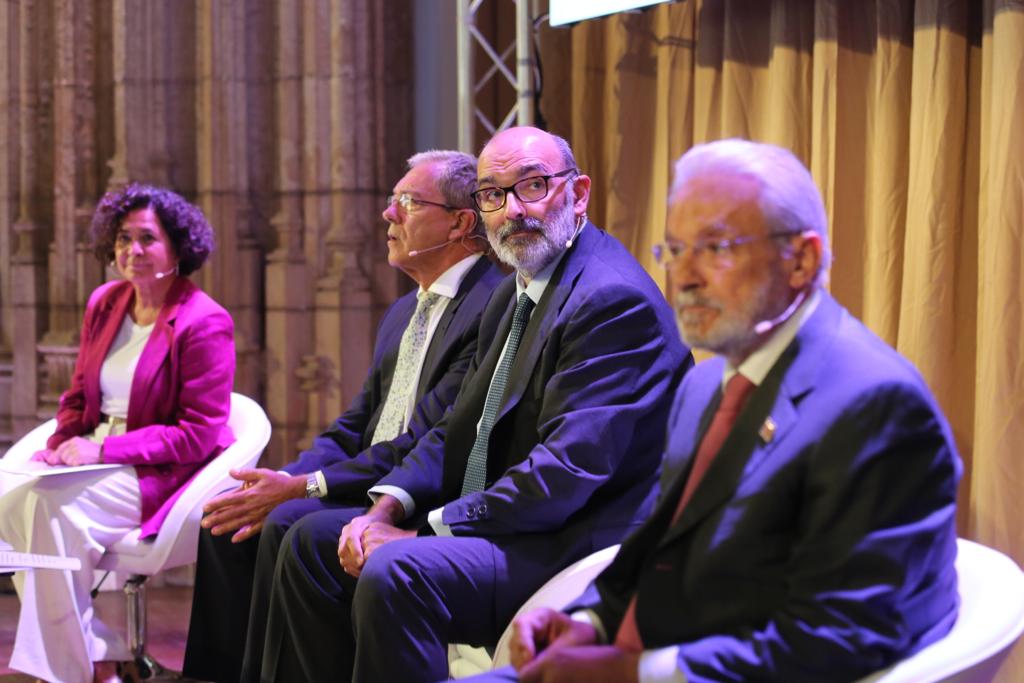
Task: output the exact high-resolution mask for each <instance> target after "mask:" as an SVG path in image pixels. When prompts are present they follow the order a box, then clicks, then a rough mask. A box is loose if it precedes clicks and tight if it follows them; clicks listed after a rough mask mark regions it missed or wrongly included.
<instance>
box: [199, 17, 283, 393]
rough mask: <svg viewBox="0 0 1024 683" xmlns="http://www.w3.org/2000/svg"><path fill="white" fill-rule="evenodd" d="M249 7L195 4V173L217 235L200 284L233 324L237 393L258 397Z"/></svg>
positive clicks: (258, 257) (258, 261)
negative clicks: (249, 81)
mask: <svg viewBox="0 0 1024 683" xmlns="http://www.w3.org/2000/svg"><path fill="white" fill-rule="evenodd" d="M249 9H250V8H249V7H247V5H246V3H241V2H217V1H214V0H201V1H200V2H198V3H197V5H196V48H197V49H196V60H197V61H196V81H197V83H196V128H197V136H196V161H197V166H198V167H197V169H196V170H197V179H198V187H197V190H198V192H197V202H198V204H199V206H200V207H202V209H203V211H204V213H206V216H207V218H208V219H209V221H210V223H211V224H212V225H213V226H214V228H215V230H216V232H217V237H218V245H217V250H216V251H215V252H214V254H213V257H212V259H211V261H212V262H211V263H210V264H209V265H208V267H206V268H204V269H203V270H202V271H201V275H202V284H203V286H204V288H205V289H206V290H207V291H208V292H209V293H210V294H211V295H212V296H214V298H216V299H217V300H218V301H220V303H221V304H222V305H224V306H225V307H226V308H227V309H228V310H229V311H230V312H231V315H232V317H233V318H234V322H235V342H236V351H237V361H238V370H237V372H236V375H235V388H236V389H238V390H239V391H241V392H242V393H245V394H247V395H249V396H256V397H259V396H260V395H261V393H262V391H261V389H262V377H261V375H262V373H261V372H260V370H261V364H260V363H259V348H260V342H261V341H262V334H261V333H262V328H263V319H262V310H261V307H260V298H261V297H260V289H261V287H262V283H261V280H262V272H261V271H262V254H261V252H260V246H259V240H258V239H257V229H258V228H257V225H256V220H255V219H256V218H257V217H258V216H257V214H256V213H255V212H253V211H252V209H251V200H250V198H249V196H250V186H249V168H250V163H249V154H248V148H249V127H248V119H249V112H248V108H247V105H248V98H247V86H248V76H247V71H246V68H247V61H246V40H247V35H248V29H249V22H250V21H251V22H253V23H258V22H260V21H261V20H263V14H265V12H264V13H262V14H261V13H260V12H259V8H254V11H253V12H250V11H249ZM259 28H260V27H258V26H253V30H259ZM255 59H259V56H258V55H257V56H256V57H255ZM260 66H261V65H260V64H259V63H258V62H257V63H256V64H254V67H257V68H254V72H255V74H259V73H261V72H262V73H265V72H266V69H265V67H264V68H262V69H260V68H258V67H260ZM255 74H254V75H255Z"/></svg>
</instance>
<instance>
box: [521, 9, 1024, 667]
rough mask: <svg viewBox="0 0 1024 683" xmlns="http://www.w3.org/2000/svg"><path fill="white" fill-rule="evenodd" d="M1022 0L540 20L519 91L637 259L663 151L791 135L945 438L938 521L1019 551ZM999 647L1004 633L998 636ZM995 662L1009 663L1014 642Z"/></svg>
mask: <svg viewBox="0 0 1024 683" xmlns="http://www.w3.org/2000/svg"><path fill="white" fill-rule="evenodd" d="M1021 36H1024V0H984V2H976V1H975V0H864V1H863V2H843V0H814V1H813V2H812V1H805V0H771V1H764V2H758V1H754V0H692V1H687V2H679V3H673V4H671V5H662V6H658V7H656V8H654V9H652V10H649V11H647V12H644V13H642V14H624V15H615V16H612V17H607V18H604V19H600V20H595V21H590V22H584V23H581V24H578V25H577V26H575V27H574V28H572V29H571V30H557V31H545V32H544V33H543V35H542V40H541V54H542V57H543V62H544V65H545V79H546V81H547V83H549V84H550V83H552V82H554V83H557V84H558V87H557V88H550V87H548V88H546V89H545V93H544V95H543V97H542V99H541V108H542V112H543V114H544V118H545V120H546V121H547V122H548V125H549V126H550V128H551V129H552V130H553V131H554V132H557V133H559V134H562V135H565V136H566V137H567V138H568V139H569V141H570V142H571V143H572V144H573V147H574V149H575V150H576V151H577V156H578V161H579V163H580V167H581V170H582V171H583V172H584V173H587V174H589V175H590V176H591V177H592V178H593V180H594V185H593V190H592V196H591V203H590V206H591V208H590V215H591V218H592V219H593V220H594V221H595V222H596V223H598V224H599V225H602V226H604V227H606V228H607V229H608V230H609V231H610V232H612V233H613V234H614V235H616V236H617V237H618V238H619V239H621V240H622V241H623V242H624V243H625V244H627V245H628V246H629V247H630V248H631V249H632V250H633V252H634V254H636V256H637V258H638V259H640V261H641V263H643V264H644V265H645V267H647V268H648V270H649V272H651V274H652V275H654V276H655V277H656V278H662V281H663V274H662V273H661V272H659V270H658V269H657V268H656V267H655V265H654V263H653V261H652V259H651V258H650V255H649V251H650V245H651V244H652V243H654V242H656V241H659V240H660V239H661V237H662V233H663V230H664V222H665V201H666V195H667V192H668V187H669V184H670V181H671V164H672V162H673V161H674V160H675V159H676V158H678V157H679V156H680V155H681V154H682V153H683V152H685V151H686V150H687V149H688V148H689V147H690V146H692V145H694V144H697V143H700V142H705V141H709V140H714V139H718V138H722V137H730V136H741V137H748V138H752V139H756V140H762V141H766V142H772V143H776V144H780V145H783V146H786V147H789V148H790V149H792V150H793V151H794V152H795V153H796V154H797V155H798V156H799V157H800V158H802V159H803V160H804V161H805V162H806V163H807V164H808V166H809V168H810V169H811V172H812V174H813V175H814V177H815V179H816V181H817V182H818V185H819V187H820V188H821V191H822V195H823V197H824V199H825V205H826V210H827V212H828V215H829V222H830V231H831V236H832V247H833V251H834V255H835V262H834V264H833V268H832V277H831V283H830V288H831V290H832V292H833V294H835V296H836V297H837V298H838V299H839V301H840V302H842V303H843V304H844V305H845V306H846V307H847V308H849V309H850V310H851V311H852V312H853V313H854V314H855V315H857V316H859V317H860V318H861V319H862V320H864V322H865V323H866V324H867V325H868V326H869V327H871V328H872V329H873V330H874V331H875V332H876V333H877V334H879V336H881V337H882V338H883V339H885V340H886V341H887V342H889V343H890V344H892V345H893V346H895V347H896V348H897V349H898V350H899V351H900V352H901V353H903V354H904V355H905V356H907V357H908V358H909V359H910V360H911V361H912V362H913V363H914V364H915V365H916V366H917V367H918V368H919V369H920V371H921V373H922V375H923V376H924V377H925V379H926V381H927V382H928V383H929V385H930V386H931V388H932V390H933V391H934V392H935V395H936V397H937V398H938V400H939V402H940V403H941V404H942V406H943V409H944V410H945V412H946V415H947V416H948V418H949V420H950V423H951V425H952V427H953V431H954V433H955V435H956V439H957V443H958V446H959V448H960V451H961V454H962V456H963V459H964V466H965V472H964V481H963V484H962V486H961V492H960V500H959V502H960V509H959V517H958V525H959V531H960V535H962V536H965V537H967V538H971V539H974V540H977V541H979V542H981V543H984V544H986V545H990V546H992V547H995V548H997V549H999V550H1000V551H1002V552H1004V553H1007V554H1008V555H1010V556H1011V557H1013V558H1014V559H1015V560H1016V561H1017V562H1018V564H1024V496H1022V495H1021V494H1020V491H1021V490H1022V488H1024V456H1022V455H1021V454H1020V453H1019V451H1020V450H1021V448H1022V446H1024V351H1022V349H1024V342H1022V338H1024V275H1022V272H1024V263H1022V261H1024V235H1022V232H1024V41H1022V40H1021ZM1018 649H1020V648H1018ZM1001 680H1007V681H1010V680H1024V654H1020V653H1015V656H1014V657H1013V658H1012V659H1011V662H1010V663H1009V664H1008V665H1007V667H1005V669H1004V670H1003V672H1002V673H1001Z"/></svg>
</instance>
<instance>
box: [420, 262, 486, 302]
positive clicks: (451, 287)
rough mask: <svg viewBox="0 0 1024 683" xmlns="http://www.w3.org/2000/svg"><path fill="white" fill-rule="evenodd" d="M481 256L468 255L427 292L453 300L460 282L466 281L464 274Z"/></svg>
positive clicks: (437, 280)
mask: <svg viewBox="0 0 1024 683" xmlns="http://www.w3.org/2000/svg"><path fill="white" fill-rule="evenodd" d="M481 256H482V254H470V255H469V256H467V257H466V258H464V259H462V260H461V261H459V262H458V263H456V264H454V265H452V266H451V267H449V268H448V270H446V271H444V272H443V273H441V275H440V277H438V278H437V279H436V280H434V281H433V282H432V283H431V285H430V287H428V288H427V291H429V292H433V293H434V294H440V295H441V296H443V297H445V298H448V299H454V298H455V295H456V294H458V292H459V287H460V286H462V281H463V280H465V279H466V273H468V272H469V270H470V268H472V267H473V266H474V265H476V262H477V260H478V259H479V258H480V257H481ZM420 291H421V292H422V291H423V288H422V287H420Z"/></svg>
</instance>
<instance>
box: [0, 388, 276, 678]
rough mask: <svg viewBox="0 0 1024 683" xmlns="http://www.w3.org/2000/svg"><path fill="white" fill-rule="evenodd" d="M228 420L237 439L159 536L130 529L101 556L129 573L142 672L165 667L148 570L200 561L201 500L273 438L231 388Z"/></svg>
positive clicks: (34, 440) (20, 445) (197, 480)
mask: <svg viewBox="0 0 1024 683" xmlns="http://www.w3.org/2000/svg"><path fill="white" fill-rule="evenodd" d="M228 426H230V427H231V431H232V432H234V435H235V442H234V443H233V444H231V446H229V447H228V448H226V449H225V450H224V451H223V452H222V453H221V454H220V455H219V456H217V457H216V458H214V459H213V460H212V461H210V462H209V463H207V465H206V466H205V467H204V468H203V469H202V470H200V471H199V473H198V474H197V475H196V476H195V477H194V478H193V479H192V481H191V482H189V484H188V486H187V487H186V488H185V490H184V491H183V492H182V494H181V495H180V496H179V497H178V499H177V500H176V501H175V502H174V505H172V506H171V510H170V512H169V513H168V514H167V517H166V519H165V520H164V522H163V524H162V525H161V527H160V531H159V532H157V535H156V537H154V538H151V539H149V540H146V541H140V540H139V534H140V533H141V529H136V530H135V531H133V532H131V533H129V534H128V535H126V536H125V537H124V538H122V539H121V540H119V541H118V542H117V543H115V544H114V545H113V546H111V547H110V548H108V549H107V552H106V553H105V554H104V555H103V557H102V558H101V559H100V562H99V565H98V568H99V569H105V570H108V571H113V572H121V573H125V574H129V578H128V580H127V581H126V582H125V586H124V591H125V597H126V599H127V617H128V618H127V621H128V640H129V647H130V648H131V651H132V654H133V655H134V656H135V660H136V663H137V664H138V666H139V673H140V675H141V676H142V677H143V678H151V677H153V676H156V675H159V674H160V673H162V671H163V667H161V666H160V664H159V663H158V662H157V661H156V660H155V659H153V658H152V657H150V656H149V655H148V654H146V651H145V648H146V602H145V597H146V594H145V585H144V582H145V581H146V579H147V578H149V577H150V576H153V575H154V574H157V573H159V572H161V571H164V570H166V569H173V568H174V567H180V566H183V565H187V564H192V563H193V562H195V561H196V551H197V547H198V543H199V520H200V519H201V518H202V515H203V504H204V503H205V502H206V501H207V500H209V499H210V497H212V496H213V495H214V494H216V493H218V492H220V491H223V490H224V489H226V488H229V487H232V486H237V485H238V482H237V481H235V480H234V479H232V478H231V476H230V475H229V474H228V470H231V469H236V468H240V467H252V466H254V465H255V464H256V461H257V460H259V457H260V454H261V453H262V452H263V448H264V447H265V446H266V445H267V442H268V441H269V440H270V421H269V420H268V419H267V415H266V413H264V412H263V409H262V408H261V407H260V406H259V404H258V403H256V402H255V401H253V400H252V399H251V398H249V397H247V396H243V395H242V394H235V393H233V394H231V413H230V415H229V416H228ZM56 427H57V424H56V420H49V421H47V422H45V423H43V424H41V425H39V426H38V427H36V428H35V429H33V430H32V431H31V432H29V433H28V434H26V435H25V436H23V437H22V438H21V439H19V440H18V442H17V443H15V444H14V445H13V446H11V448H10V449H9V450H8V451H7V454H6V455H5V456H4V461H5V462H9V463H15V464H16V463H20V462H25V461H27V460H28V459H29V458H30V457H32V454H33V453H34V452H36V451H37V450H40V449H42V448H44V447H45V445H46V439H47V438H48V437H49V436H50V435H51V434H53V432H54V430H55V429H56Z"/></svg>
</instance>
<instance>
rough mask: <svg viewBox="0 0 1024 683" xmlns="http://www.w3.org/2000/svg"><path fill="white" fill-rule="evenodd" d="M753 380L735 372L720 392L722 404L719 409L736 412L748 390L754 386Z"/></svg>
mask: <svg viewBox="0 0 1024 683" xmlns="http://www.w3.org/2000/svg"><path fill="white" fill-rule="evenodd" d="M756 386H757V385H755V384H754V383H753V382H751V381H750V380H749V379H747V378H746V377H744V376H743V375H741V374H740V373H738V372H737V373H736V374H735V375H733V376H732V377H731V378H730V379H729V381H728V382H726V384H725V393H723V394H722V405H721V407H720V408H719V410H721V411H724V412H731V413H737V412H739V411H740V409H741V408H742V407H743V404H744V403H745V402H746V400H747V397H748V396H750V392H752V391H753V390H754V387H756Z"/></svg>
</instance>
